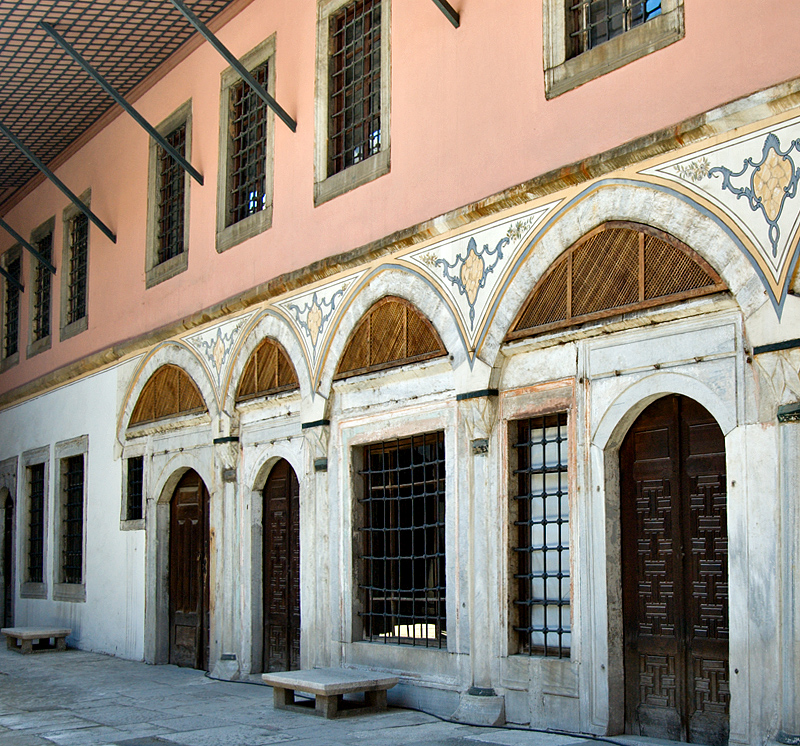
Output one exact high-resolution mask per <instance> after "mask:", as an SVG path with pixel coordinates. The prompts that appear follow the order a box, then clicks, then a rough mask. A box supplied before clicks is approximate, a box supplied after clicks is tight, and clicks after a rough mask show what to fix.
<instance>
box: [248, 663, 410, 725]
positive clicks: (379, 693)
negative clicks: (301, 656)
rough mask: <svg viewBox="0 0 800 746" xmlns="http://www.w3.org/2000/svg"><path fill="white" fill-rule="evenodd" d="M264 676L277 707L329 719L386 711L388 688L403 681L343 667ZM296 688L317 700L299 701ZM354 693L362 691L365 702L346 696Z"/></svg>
mask: <svg viewBox="0 0 800 746" xmlns="http://www.w3.org/2000/svg"><path fill="white" fill-rule="evenodd" d="M261 678H262V679H263V680H264V682H265V683H267V684H269V685H270V686H271V687H272V688H273V697H274V704H275V709H276V710H295V711H298V712H309V711H311V712H313V713H314V714H316V715H320V716H321V717H326V718H335V717H339V716H340V715H358V714H362V713H367V712H377V711H379V710H385V709H386V690H387V689H391V688H392V687H393V686H394V685H395V684H397V682H398V681H399V679H398V678H397V677H396V676H384V675H381V674H371V673H367V672H365V671H353V670H351V669H343V668H312V669H308V670H305V671H282V672H280V673H265V674H263V675H262V676H261ZM296 691H298V692H306V693H308V694H313V695H314V697H315V700H314V702H311V701H300V702H297V701H295V697H294V693H295V692H296ZM352 693H362V694H363V695H364V700H363V702H359V701H354V700H350V699H347V700H346V699H344V696H343V695H345V694H352ZM312 707H313V708H314V709H313V710H311V708H312Z"/></svg>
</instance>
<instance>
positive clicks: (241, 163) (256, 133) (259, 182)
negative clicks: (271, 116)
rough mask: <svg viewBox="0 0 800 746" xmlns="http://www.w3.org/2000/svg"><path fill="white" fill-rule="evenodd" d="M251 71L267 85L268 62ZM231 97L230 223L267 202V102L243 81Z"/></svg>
mask: <svg viewBox="0 0 800 746" xmlns="http://www.w3.org/2000/svg"><path fill="white" fill-rule="evenodd" d="M250 72H251V74H252V75H253V77H254V78H255V79H256V81H257V82H258V83H259V84H260V85H261V86H262V87H263V88H265V89H266V88H267V87H268V80H269V61H266V62H263V63H262V64H260V65H259V66H258V67H256V68H255V69H254V70H251V71H250ZM229 97H230V104H229V106H230V114H229V123H228V132H229V136H230V141H229V143H230V144H229V150H228V152H229V168H228V185H229V188H228V217H227V221H226V225H229V226H230V225H233V224H234V223H238V222H239V221H240V220H244V219H245V218H246V217H248V216H250V215H254V214H255V213H257V212H260V211H261V210H263V209H264V208H265V207H266V204H267V190H266V161H267V105H266V104H265V103H264V101H263V100H262V99H261V98H260V97H259V96H258V95H257V94H256V93H255V91H253V89H252V88H251V87H250V86H249V85H247V83H245V82H244V81H240V82H238V83H236V84H235V85H233V86H231V88H230V91H229Z"/></svg>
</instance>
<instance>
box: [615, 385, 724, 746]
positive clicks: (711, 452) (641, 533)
mask: <svg viewBox="0 0 800 746" xmlns="http://www.w3.org/2000/svg"><path fill="white" fill-rule="evenodd" d="M620 474H621V520H622V578H623V581H622V584H623V630H624V631H623V634H624V656H625V721H626V730H627V731H628V732H630V733H634V734H638V735H644V736H652V737H657V738H668V739H670V740H675V741H691V742H696V743H707V744H724V743H726V742H727V739H728V724H729V704H730V690H729V686H728V682H729V678H728V559H727V553H728V543H727V517H726V477H725V443H724V438H723V435H722V431H721V430H720V429H719V426H718V425H717V423H716V422H715V421H714V419H713V417H711V415H710V414H709V413H708V412H707V411H706V410H705V409H703V407H701V406H700V405H699V404H697V403H696V402H694V401H692V400H691V399H687V398H685V397H679V396H668V397H664V398H662V399H659V400H658V401H656V402H654V403H653V404H651V405H650V406H649V407H648V408H647V409H646V410H645V411H644V412H643V413H642V414H641V415H640V417H639V418H638V419H637V421H636V422H635V423H634V425H633V427H632V428H631V429H630V431H629V432H628V435H627V436H626V438H625V441H624V443H623V445H622V448H621V450H620Z"/></svg>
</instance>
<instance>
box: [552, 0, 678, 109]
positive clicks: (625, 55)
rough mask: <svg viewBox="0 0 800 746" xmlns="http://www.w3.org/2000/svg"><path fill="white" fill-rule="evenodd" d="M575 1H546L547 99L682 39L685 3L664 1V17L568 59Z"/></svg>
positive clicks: (659, 16) (671, 0)
mask: <svg viewBox="0 0 800 746" xmlns="http://www.w3.org/2000/svg"><path fill="white" fill-rule="evenodd" d="M571 4H572V0H544V2H543V6H542V9H543V29H542V33H543V42H544V76H545V97H546V98H548V99H551V98H555V97H556V96H560V95H561V94H562V93H566V92H567V91H571V90H572V89H573V88H577V87H578V86H580V85H583V84H584V83H587V82H588V81H590V80H592V79H594V78H597V77H599V76H601V75H605V74H606V73H608V72H611V71H612V70H617V69H618V68H620V67H623V66H624V65H627V64H628V63H629V62H633V61H634V60H637V59H639V58H641V57H644V56H646V55H648V54H650V53H651V52H655V51H657V50H659V49H663V48H664V47H666V46H668V45H670V44H673V43H674V42H676V41H678V40H679V39H682V38H683V37H684V34H685V29H684V13H683V5H684V0H661V14H660V15H658V16H656V17H655V18H652V19H650V20H648V21H647V22H645V23H642V24H641V25H639V26H635V27H634V28H632V29H629V30H628V31H625V32H624V33H622V34H620V35H619V36H615V37H614V38H613V39H610V40H608V41H605V42H603V43H602V44H598V45H597V46H596V47H593V48H592V49H588V50H587V51H585V52H582V53H581V54H579V55H576V56H575V57H572V58H570V59H567V49H568V39H567V33H568V32H567V9H568V6H569V5H571Z"/></svg>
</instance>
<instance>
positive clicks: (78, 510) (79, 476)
mask: <svg viewBox="0 0 800 746" xmlns="http://www.w3.org/2000/svg"><path fill="white" fill-rule="evenodd" d="M61 464H62V466H61V468H62V477H61V479H62V488H63V491H64V494H63V497H62V505H61V520H62V524H61V525H62V535H61V555H62V557H61V570H62V581H63V582H64V583H82V582H83V476H84V475H83V456H82V455H81V456H70V457H69V458H65V459H64V460H63V461H62V462H61Z"/></svg>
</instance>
